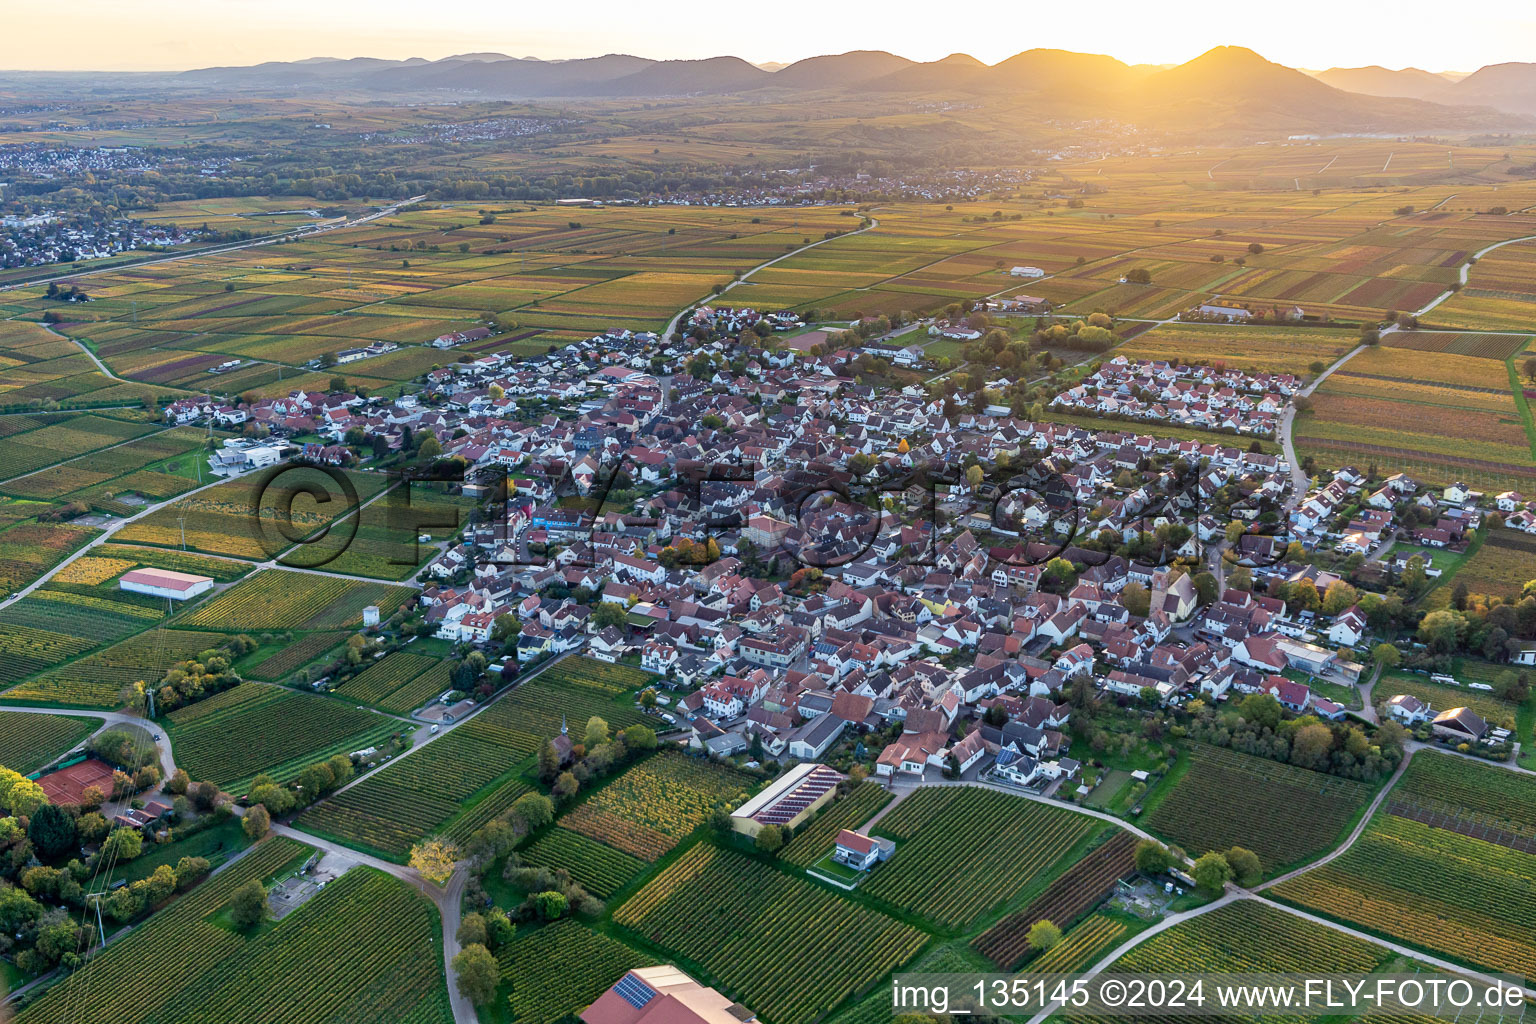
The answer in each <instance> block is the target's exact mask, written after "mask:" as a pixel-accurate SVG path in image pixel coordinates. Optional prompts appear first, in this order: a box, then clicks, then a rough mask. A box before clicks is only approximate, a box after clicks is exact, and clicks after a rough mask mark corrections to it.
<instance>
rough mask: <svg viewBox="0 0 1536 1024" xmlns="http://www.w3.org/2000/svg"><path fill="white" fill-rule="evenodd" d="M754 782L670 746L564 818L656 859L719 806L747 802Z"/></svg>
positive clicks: (569, 823)
mask: <svg viewBox="0 0 1536 1024" xmlns="http://www.w3.org/2000/svg"><path fill="white" fill-rule="evenodd" d="M754 785H755V783H754V782H753V780H752V779H751V778H749V777H748V776H745V775H742V774H740V773H738V772H736V771H734V770H733V769H731V768H726V767H723V766H720V765H716V764H712V763H710V762H708V761H701V760H696V759H694V758H690V757H687V756H684V755H682V754H678V753H673V752H671V751H667V752H663V753H661V754H658V755H656V756H654V757H651V758H648V759H646V760H644V761H641V762H640V763H639V764H636V765H633V766H631V767H630V768H629V769H628V770H626V771H625V772H624V774H623V775H620V776H619V777H618V778H617V779H614V780H613V781H612V782H610V783H609V784H608V785H606V786H604V787H603V788H602V789H601V790H599V791H598V792H597V793H596V794H595V795H594V796H593V797H592V798H591V799H589V800H587V801H586V802H585V803H583V804H582V805H581V806H579V807H577V808H576V809H575V810H573V811H571V812H570V813H569V814H567V815H566V816H565V817H564V819H563V820H562V823H563V824H564V826H565V827H566V828H569V829H571V830H572V831H575V832H579V833H581V834H582V835H584V836H588V837H590V838H592V839H597V840H600V841H601V842H604V843H607V844H608V845H609V846H612V847H614V848H616V849H619V850H623V851H624V852H625V853H629V854H633V855H634V856H636V857H639V858H640V859H642V860H655V859H657V858H658V857H660V856H662V855H663V854H665V853H666V852H667V851H668V850H670V849H672V847H674V846H676V845H677V844H678V843H679V842H680V841H682V840H683V839H685V838H687V836H688V835H689V834H690V833H691V832H693V830H694V829H696V828H698V826H699V825H701V824H702V823H703V822H704V819H705V818H707V817H708V816H709V812H710V811H711V810H713V809H714V808H715V807H716V806H717V805H719V804H725V803H728V804H731V805H732V806H735V805H736V804H739V803H741V802H742V801H744V800H745V799H746V798H747V794H748V793H749V792H750V791H751V790H752V788H753V787H754Z"/></svg>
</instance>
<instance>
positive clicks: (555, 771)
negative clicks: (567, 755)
mask: <svg viewBox="0 0 1536 1024" xmlns="http://www.w3.org/2000/svg"><path fill="white" fill-rule="evenodd" d="M559 774H560V752H559V751H557V750H556V749H555V745H554V743H552V742H550V741H548V740H546V741H545V742H544V745H543V746H542V747H540V748H539V779H540V780H541V781H543V782H546V783H547V782H552V781H554V778H555V776H556V775H559Z"/></svg>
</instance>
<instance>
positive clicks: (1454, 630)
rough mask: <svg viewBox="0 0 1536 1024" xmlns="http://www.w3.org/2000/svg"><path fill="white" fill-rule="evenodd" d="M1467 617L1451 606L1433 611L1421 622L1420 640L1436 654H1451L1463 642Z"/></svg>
mask: <svg viewBox="0 0 1536 1024" xmlns="http://www.w3.org/2000/svg"><path fill="white" fill-rule="evenodd" d="M1466 624H1467V622H1466V619H1464V618H1463V617H1462V615H1461V613H1460V612H1457V611H1453V610H1451V609H1449V608H1442V609H1439V610H1437V611H1432V612H1430V613H1429V614H1428V615H1426V616H1424V618H1423V620H1422V621H1421V622H1420V623H1419V640H1420V641H1421V642H1422V643H1423V644H1424V646H1426V647H1428V648H1429V649H1430V651H1432V652H1433V653H1435V654H1450V653H1451V652H1453V651H1455V650H1456V647H1457V646H1458V645H1459V644H1460V643H1461V635H1462V630H1464V629H1465V628H1466Z"/></svg>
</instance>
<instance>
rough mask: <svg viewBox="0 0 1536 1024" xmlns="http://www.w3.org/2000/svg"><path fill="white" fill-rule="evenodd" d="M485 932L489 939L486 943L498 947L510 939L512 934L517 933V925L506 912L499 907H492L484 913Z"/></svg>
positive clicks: (493, 947)
mask: <svg viewBox="0 0 1536 1024" xmlns="http://www.w3.org/2000/svg"><path fill="white" fill-rule="evenodd" d="M485 933H486V936H487V937H488V938H489V939H490V941H489V942H487V943H486V945H488V946H490V947H491V948H492V949H500V948H501V947H502V946H505V945H506V944H507V943H509V942H511V941H512V936H513V935H515V934H517V925H515V924H513V923H512V919H511V918H509V917H508V916H507V912H506V911H505V910H502V909H501V908H500V907H492V908H491V909H490V910H488V911H487V912H486V914H485Z"/></svg>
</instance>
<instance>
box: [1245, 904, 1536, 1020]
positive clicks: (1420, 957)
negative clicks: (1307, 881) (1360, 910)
mask: <svg viewBox="0 0 1536 1024" xmlns="http://www.w3.org/2000/svg"><path fill="white" fill-rule="evenodd" d="M1243 898H1244V899H1250V900H1255V901H1257V902H1259V903H1262V904H1264V905H1265V906H1268V907H1273V908H1274V909H1276V910H1283V911H1285V912H1286V913H1287V914H1290V915H1291V916H1293V917H1300V918H1303V919H1305V920H1307V921H1311V922H1312V923H1313V924H1319V925H1322V926H1323V927H1325V928H1332V929H1333V930H1334V931H1336V932H1343V933H1344V934H1345V935H1349V936H1352V937H1353V938H1356V939H1359V940H1360V941H1361V942H1369V943H1371V944H1372V945H1373V946H1381V947H1383V948H1385V949H1390V950H1391V951H1392V952H1394V953H1396V954H1398V955H1399V956H1405V957H1408V958H1409V959H1411V960H1417V961H1419V962H1420V963H1423V964H1428V965H1430V966H1431V967H1437V968H1439V969H1440V970H1442V971H1450V972H1452V973H1454V974H1459V975H1461V976H1463V977H1467V978H1476V979H1478V980H1479V981H1481V982H1483V983H1485V984H1488V985H1492V984H1494V983H1495V982H1496V981H1498V980H1499V979H1496V978H1495V977H1494V976H1493V975H1490V974H1484V973H1483V972H1481V971H1479V970H1477V969H1475V968H1472V967H1463V966H1462V965H1460V964H1458V963H1455V962H1453V961H1451V960H1445V959H1443V958H1441V957H1438V956H1435V955H1434V954H1433V953H1425V952H1423V951H1421V950H1417V949H1414V948H1413V947H1412V946H1404V945H1402V944H1401V943H1397V942H1393V941H1392V940H1391V939H1383V938H1381V937H1380V936H1378V935H1372V934H1370V933H1369V932H1362V931H1359V930H1358V929H1355V928H1351V927H1349V926H1348V925H1343V924H1339V923H1338V922H1337V921H1330V920H1329V919H1328V918H1326V917H1319V916H1318V915H1316V914H1309V913H1307V912H1306V911H1305V910H1302V909H1300V908H1298V907H1292V906H1287V905H1286V904H1284V903H1278V902H1276V901H1275V900H1271V899H1266V898H1265V897H1263V896H1256V895H1254V894H1253V893H1245V894H1244V896H1243ZM1521 991H1522V992H1524V993H1525V995H1526V998H1528V999H1536V988H1531V987H1530V986H1522V987H1521Z"/></svg>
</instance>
